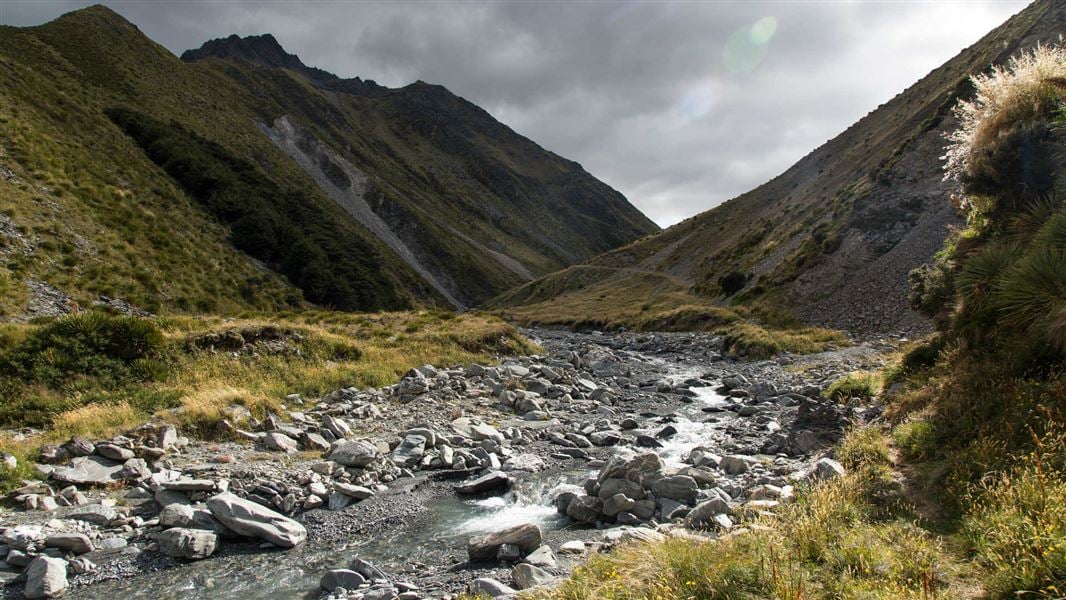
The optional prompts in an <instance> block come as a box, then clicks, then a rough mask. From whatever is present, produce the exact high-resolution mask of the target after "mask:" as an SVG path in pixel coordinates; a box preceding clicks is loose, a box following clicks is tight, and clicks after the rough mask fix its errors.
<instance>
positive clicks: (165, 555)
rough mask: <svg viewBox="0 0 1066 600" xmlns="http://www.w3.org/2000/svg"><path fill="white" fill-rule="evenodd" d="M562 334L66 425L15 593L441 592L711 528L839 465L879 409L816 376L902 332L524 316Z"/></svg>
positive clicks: (730, 523)
mask: <svg viewBox="0 0 1066 600" xmlns="http://www.w3.org/2000/svg"><path fill="white" fill-rule="evenodd" d="M527 333H528V334H529V335H530V336H531V337H534V338H536V339H537V340H538V341H539V342H540V343H541V345H542V346H543V347H544V350H545V352H544V354H543V355H539V356H530V357H517V358H509V359H504V360H503V361H502V362H501V363H500V364H498V365H473V364H472V365H462V366H455V367H449V368H444V367H440V366H436V367H435V366H430V365H427V366H424V367H421V368H418V369H415V370H412V371H411V372H410V373H408V374H407V375H406V376H405V377H403V378H402V380H401V381H400V382H399V383H397V384H396V385H393V386H388V387H385V388H380V389H365V390H357V389H341V390H336V391H334V392H332V393H330V394H327V395H325V396H324V397H322V398H320V399H316V400H315V401H310V400H305V399H302V398H299V397H296V396H290V397H289V398H287V399H286V409H287V411H286V414H285V415H284V418H283V417H282V416H280V415H277V416H275V415H272V416H270V417H268V418H266V419H264V420H262V421H257V420H255V419H253V418H252V417H251V415H250V414H248V413H247V411H245V410H243V409H242V408H241V407H240V406H234V407H231V408H230V409H229V410H228V411H227V415H228V416H227V420H226V422H225V423H223V424H222V425H223V426H224V427H226V428H229V429H230V430H231V432H232V434H233V437H234V438H235V439H239V440H241V441H240V442H227V443H209V442H200V441H192V440H188V439H186V438H183V437H181V435H180V433H181V432H179V431H177V430H175V429H174V428H173V427H171V426H167V425H156V424H149V425H146V426H144V427H142V428H139V429H137V430H134V431H131V432H128V433H127V434H126V435H122V436H117V437H115V438H113V439H108V440H84V439H78V438H75V439H72V440H70V441H69V442H68V443H66V444H63V445H62V446H56V447H53V448H47V449H46V451H45V452H44V453H43V455H42V464H40V465H38V466H37V471H38V473H39V474H40V480H39V481H34V482H27V484H26V485H25V486H24V487H23V488H21V489H20V490H17V491H16V492H15V493H14V494H12V496H11V499H12V500H13V501H14V502H15V504H16V505H17V506H18V507H19V508H17V509H16V510H12V511H8V512H5V513H3V515H2V517H0V525H2V527H3V529H2V530H0V542H2V543H3V544H6V546H7V547H6V548H0V551H2V553H3V554H4V555H6V557H7V558H6V561H5V562H4V563H3V565H0V577H2V579H3V581H5V582H6V585H4V587H3V588H2V591H3V593H4V595H5V596H6V597H18V596H20V595H22V594H26V595H27V596H28V597H47V596H49V595H56V594H58V593H63V592H65V593H66V594H68V595H72V596H76V597H80V596H84V597H100V596H106V595H117V596H121V597H149V596H150V597H153V598H160V597H162V598H169V597H174V598H178V597H182V598H185V597H188V594H189V593H190V592H192V591H193V590H195V596H196V597H219V598H221V597H233V595H234V594H236V595H239V596H241V597H263V598H267V597H295V596H301V597H303V596H308V595H310V596H312V597H314V596H316V595H319V594H322V595H334V596H338V597H355V598H367V599H369V598H397V597H399V598H441V597H448V596H451V595H454V594H456V593H458V592H460V591H462V590H464V589H467V588H468V587H469V588H470V589H475V590H480V591H484V592H487V593H490V594H497V595H506V594H508V593H511V592H510V591H509V590H512V589H517V588H528V587H530V586H535V585H543V584H550V582H551V581H552V580H553V579H554V578H556V577H559V576H562V575H565V574H566V573H567V572H569V570H570V569H572V568H573V566H575V565H576V564H578V563H579V562H580V561H581V560H582V559H583V557H584V556H585V555H587V553H589V552H595V551H598V550H600V549H604V548H608V547H610V545H612V544H615V543H618V542H619V541H622V540H626V539H630V538H640V539H647V538H654V537H657V536H662V535H705V536H715V535H721V534H725V533H727V532H729V531H730V530H732V529H733V528H734V527H735V526H736V522H737V521H739V520H740V519H741V518H742V517H743V515H744V514H745V513H747V512H751V511H756V512H757V511H768V510H769V511H772V510H773V508H774V506H775V505H776V503H778V502H783V501H788V499H789V497H790V495H791V493H792V490H793V489H794V487H795V486H796V485H798V484H799V483H801V482H804V481H808V480H810V479H812V478H819V477H831V476H834V474H835V473H836V472H837V470H838V469H839V466H838V465H836V464H835V463H834V462H833V461H831V460H827V459H825V457H824V456H823V453H824V451H825V450H826V449H827V448H828V447H829V446H830V445H831V444H832V443H834V442H835V441H836V440H837V439H839V436H840V434H841V432H842V431H843V430H844V429H845V428H846V427H847V426H848V425H849V424H850V423H852V422H855V421H862V420H869V419H871V418H874V417H875V416H876V414H877V412H876V409H871V408H865V407H852V406H844V405H840V404H837V403H833V402H830V401H828V400H825V399H823V398H821V397H820V392H821V390H822V389H824V387H825V386H826V385H827V384H828V383H829V382H831V381H832V380H833V379H835V378H836V377H838V376H839V375H841V374H844V373H847V372H850V371H854V370H860V369H867V368H872V367H876V366H878V365H879V364H880V358H879V355H880V351H881V350H883V349H885V347H887V343H881V342H867V343H863V344H859V345H856V346H854V347H850V348H846V349H841V350H837V351H833V352H827V353H823V354H819V355H812V356H807V357H786V358H782V359H778V360H776V361H763V362H739V361H735V360H731V359H728V358H726V357H724V356H722V354H721V352H720V343H719V340H717V339H715V338H714V337H713V336H710V335H706V334H681V333H678V334H633V333H617V334H609V335H607V334H604V335H598V334H575V333H568V332H553V331H532V332H527Z"/></svg>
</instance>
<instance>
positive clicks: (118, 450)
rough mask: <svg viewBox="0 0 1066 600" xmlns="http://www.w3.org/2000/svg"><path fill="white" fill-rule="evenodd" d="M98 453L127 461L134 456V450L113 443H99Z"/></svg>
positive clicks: (112, 458) (97, 446) (105, 456)
mask: <svg viewBox="0 0 1066 600" xmlns="http://www.w3.org/2000/svg"><path fill="white" fill-rule="evenodd" d="M96 453H97V454H99V455H100V456H103V457H104V458H110V459H111V460H118V461H122V462H125V461H127V460H129V459H131V458H133V456H134V454H133V450H130V449H128V448H123V447H122V446H118V445H116V444H111V443H103V444H97V445H96Z"/></svg>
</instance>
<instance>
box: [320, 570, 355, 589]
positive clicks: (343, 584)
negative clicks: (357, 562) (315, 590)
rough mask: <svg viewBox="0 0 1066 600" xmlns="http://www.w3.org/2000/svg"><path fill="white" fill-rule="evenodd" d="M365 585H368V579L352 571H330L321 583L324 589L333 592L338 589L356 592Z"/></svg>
mask: <svg viewBox="0 0 1066 600" xmlns="http://www.w3.org/2000/svg"><path fill="white" fill-rule="evenodd" d="M364 583H366V578H365V577H363V576H362V575H360V574H359V573H356V572H355V571H352V570H351V569H330V570H329V571H326V574H325V575H323V576H322V579H321V580H320V581H319V585H320V586H321V587H322V589H324V590H329V591H331V592H332V591H333V590H335V589H337V588H344V589H346V590H355V589H358V588H359V586H361V585H363V584H364Z"/></svg>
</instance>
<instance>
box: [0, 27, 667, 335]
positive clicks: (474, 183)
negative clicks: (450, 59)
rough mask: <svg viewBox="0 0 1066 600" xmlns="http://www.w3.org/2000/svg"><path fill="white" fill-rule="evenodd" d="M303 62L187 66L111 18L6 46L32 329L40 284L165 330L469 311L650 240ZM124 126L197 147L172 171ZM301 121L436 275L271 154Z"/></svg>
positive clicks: (17, 253)
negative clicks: (280, 133)
mask: <svg viewBox="0 0 1066 600" xmlns="http://www.w3.org/2000/svg"><path fill="white" fill-rule="evenodd" d="M270 39H271V40H272V39H273V38H270ZM274 43H275V44H276V42H274ZM278 51H280V52H282V53H284V51H283V50H280V47H278ZM287 56H290V57H291V59H292V60H295V61H296V62H295V63H293V62H291V61H290V62H289V63H287V64H290V65H291V66H295V67H297V68H294V69H289V68H285V67H283V66H272V65H263V64H257V63H253V62H248V61H246V60H238V59H235V58H227V59H218V58H206V57H205V58H204V59H203V60H200V61H197V62H184V61H181V60H179V59H178V58H177V57H175V56H173V55H172V54H171V53H170V52H168V51H167V50H166V49H164V48H162V47H160V46H159V45H158V44H155V43H154V42H152V41H151V40H149V39H148V38H147V37H145V36H144V35H143V34H142V33H141V32H140V31H139V30H138V29H137V28H136V27H135V26H134V25H132V24H130V23H129V22H127V21H125V20H124V19H123V18H122V17H120V16H119V15H117V14H115V13H114V12H113V11H111V10H109V9H107V8H105V7H102V6H95V7H91V8H87V9H84V10H80V11H76V12H73V13H70V14H67V15H64V16H63V17H60V18H59V19H56V20H55V21H53V22H50V23H47V24H45V25H42V26H39V27H31V28H13V27H4V28H2V30H0V65H3V68H0V120H2V123H3V127H0V167H2V169H3V170H2V171H0V190H2V192H3V194H4V197H5V199H10V201H9V202H6V203H5V205H4V207H3V213H2V215H3V216H2V217H0V218H2V219H3V220H2V221H0V240H2V242H3V246H2V247H0V251H2V252H3V257H4V267H5V268H4V270H3V272H2V273H0V287H2V289H4V290H5V294H3V297H0V312H2V314H6V315H11V316H16V315H22V314H23V312H24V310H25V309H26V306H27V303H29V302H31V295H32V294H31V291H30V289H29V288H30V287H32V286H37V287H40V286H38V285H37V284H36V283H35V282H44V283H47V284H49V285H51V286H54V287H56V288H59V289H60V290H62V291H63V292H66V293H67V294H69V295H70V296H71V297H73V299H74V301H76V302H77V303H79V304H82V305H85V304H87V303H89V302H91V301H93V300H95V299H96V297H97V296H98V295H99V294H106V295H108V296H112V297H114V296H118V297H121V298H123V299H126V300H128V301H130V302H132V303H134V304H136V305H138V306H142V307H145V308H148V309H150V310H153V311H155V312H173V311H181V312H232V311H239V310H246V309H283V308H286V307H296V306H301V305H303V304H304V303H305V302H307V301H310V302H313V303H316V304H319V305H322V306H330V307H337V308H345V309H358V310H377V309H403V308H408V307H412V306H444V305H447V304H449V301H448V299H447V298H448V297H453V298H458V301H459V302H460V303H463V304H467V305H473V304H477V303H478V302H480V301H481V300H483V299H485V298H488V297H490V296H492V295H495V294H497V293H499V292H501V291H503V290H504V289H506V288H508V287H511V286H513V285H515V284H517V283H520V282H522V281H524V280H526V279H528V278H529V277H532V276H533V275H534V274H543V273H546V272H549V271H551V270H555V269H557V268H560V267H564V266H566V265H568V264H571V263H573V262H576V261H579V260H583V259H585V258H587V257H589V256H591V255H593V254H595V253H598V252H602V251H604V250H607V249H609V248H611V247H614V246H617V245H619V244H622V243H625V242H628V241H630V240H632V239H634V238H635V237H637V236H638V235H640V234H642V233H645V232H648V231H651V230H653V229H654V225H653V224H652V223H651V222H650V221H648V220H647V219H646V218H645V217H644V216H643V215H641V214H640V213H639V211H637V210H636V209H634V208H633V207H632V206H631V205H629V203H628V202H626V200H625V198H623V197H622V196H621V195H620V194H618V193H617V192H615V191H614V190H611V189H610V188H608V187H607V186H605V185H604V184H602V183H600V182H599V181H597V180H595V179H594V178H593V177H592V176H590V175H588V174H587V173H585V172H584V171H583V170H582V169H581V168H580V166H578V165H576V164H574V163H571V162H569V161H566V160H564V159H562V158H560V157H557V156H555V155H553V154H551V153H548V152H546V151H544V150H542V149H540V148H539V147H537V146H536V145H535V144H533V143H532V142H530V141H529V140H526V139H525V138H522V137H521V136H518V135H517V134H515V133H514V132H512V131H511V130H509V129H508V128H506V127H505V126H503V125H502V124H500V123H498V122H496V121H495V120H494V119H492V118H491V116H489V115H488V114H487V113H485V112H484V111H482V110H481V109H479V108H477V107H476V106H474V105H472V104H470V103H468V102H466V101H464V100H462V99H460V98H457V97H455V96H453V95H452V94H450V93H449V92H447V90H444V89H443V88H440V87H439V86H429V85H426V84H421V83H419V84H415V85H412V86H409V87H408V88H403V89H401V90H389V89H387V88H382V87H380V86H376V85H373V84H371V83H366V84H365V85H361V83H362V82H360V80H340V79H338V78H335V77H333V76H331V75H329V74H325V73H324V72H320V71H317V70H314V69H309V68H306V67H303V66H302V63H299V60H298V59H296V57H292V56H291V55H287ZM326 76H328V77H326ZM325 79H329V81H330V82H331V83H330V85H331V86H332V87H329V88H327V87H323V84H322V81H324V80H325ZM108 110H113V111H114V110H121V111H128V114H133V113H135V114H136V115H139V117H138V118H139V119H141V120H145V119H150V120H152V121H154V122H156V123H157V124H158V125H159V127H165V128H169V129H171V130H172V131H174V132H180V135H181V136H182V137H184V138H186V141H187V142H188V141H189V140H192V141H193V142H189V143H185V142H183V143H180V144H169V149H168V150H167V153H166V155H165V156H164V155H163V153H162V152H161V151H160V148H158V147H153V146H152V145H151V143H150V142H151V141H152V140H147V139H145V138H143V136H141V137H140V138H138V139H134V138H133V137H129V136H127V135H124V133H128V132H130V131H131V129H130V128H129V127H126V130H127V131H126V132H124V131H123V128H122V127H119V126H118V125H116V123H115V122H113V121H112V119H110V118H108V116H107V114H106V112H107V111H108ZM112 114H117V113H115V112H113V113H112ZM283 116H284V117H288V118H290V119H291V120H292V121H293V122H294V123H297V124H298V125H299V126H300V127H301V128H302V130H303V131H305V132H307V134H308V136H309V137H310V138H311V139H312V140H313V141H314V142H316V143H319V144H322V145H323V146H324V147H327V148H330V149H331V152H334V153H335V154H336V155H337V156H338V157H340V158H341V159H343V160H345V161H347V162H349V163H350V164H351V165H352V166H353V168H355V169H357V170H359V171H360V172H361V174H362V175H363V176H365V178H366V182H365V186H363V188H365V189H363V188H360V189H361V193H362V194H363V195H365V198H366V201H367V202H368V204H369V205H370V209H372V210H373V211H374V212H375V213H377V215H378V216H380V218H381V219H382V220H383V221H384V222H386V223H388V225H389V226H391V227H392V229H393V230H394V231H395V232H396V234H397V235H398V236H399V237H400V238H401V239H403V240H406V241H407V243H408V245H409V246H410V247H411V251H412V253H413V255H414V256H415V257H416V258H417V260H418V261H420V264H421V266H424V267H425V270H419V269H418V268H415V266H412V261H411V259H410V257H408V256H406V255H404V254H403V253H398V251H397V250H396V249H395V248H392V247H390V246H389V245H388V244H387V243H386V242H383V241H382V239H380V236H379V235H377V234H375V233H373V232H372V231H371V230H368V229H367V227H365V226H364V225H362V224H360V222H358V221H357V220H355V219H353V218H352V217H351V215H350V214H349V212H348V211H347V210H346V209H345V208H344V207H342V206H341V205H339V204H338V202H337V201H336V200H334V199H333V198H332V197H331V196H330V195H329V193H328V190H325V189H324V188H323V186H322V185H321V182H320V181H319V180H316V175H318V173H317V172H312V171H309V170H306V169H304V168H303V167H302V166H301V165H300V164H298V163H297V162H296V161H295V160H294V159H293V158H292V157H291V156H290V155H289V154H287V153H286V152H285V151H283V150H282V149H280V148H279V147H278V146H276V145H275V144H274V142H272V141H271V140H270V139H269V138H268V137H267V135H266V134H265V132H264V128H269V127H271V126H273V125H274V124H275V123H276V122H277V121H278V119H280V118H281V117H283ZM120 121H121V124H123V125H128V124H129V122H131V119H129V118H127V119H120ZM159 127H156V129H157V130H158V129H159ZM143 129H144V128H141V130H143ZM157 137H158V136H157ZM167 139H171V140H173V139H174V138H173V136H169V137H168V138H167ZM211 161H214V162H216V163H217V164H220V165H225V169H228V170H229V171H231V173H230V175H228V176H225V177H221V179H220V178H219V177H220V173H217V172H214V173H213V174H212V177H214V178H215V180H216V183H218V182H221V181H222V180H223V179H224V180H226V181H227V182H230V183H232V182H233V181H237V180H239V182H240V185H238V186H228V184H227V186H228V190H229V191H227V192H225V193H216V192H218V190H214V189H211V190H208V189H205V188H203V187H197V186H198V185H201V186H202V184H203V183H204V182H203V181H194V180H193V179H191V178H190V177H187V176H183V174H184V175H188V174H189V173H192V172H199V171H202V170H204V168H205V167H204V165H206V164H207V163H208V162H211ZM192 164H197V165H198V166H197V167H196V169H187V168H185V169H183V168H181V165H186V166H188V165H192ZM315 168H316V169H320V170H321V171H323V172H325V173H326V175H327V177H330V176H331V177H333V178H334V179H335V180H336V181H337V182H340V181H342V179H343V178H344V176H343V173H340V176H338V173H339V171H338V168H337V165H336V164H332V163H328V164H327V163H323V164H320V165H317V166H316V167H315ZM238 171H239V173H240V175H239V177H236V179H234V176H233V175H234V173H237V172H238ZM348 183H351V182H350V181H349V182H348ZM220 199H225V201H224V202H222V201H220ZM223 205H225V207H224V206H223ZM253 221H254V222H253ZM279 249H286V250H287V251H288V250H293V251H292V252H286V254H287V255H286V256H282V255H281V254H279ZM190 266H193V267H190ZM426 271H428V272H430V274H431V275H434V276H435V277H432V278H427V276H426ZM431 279H432V280H431ZM438 280H439V281H438Z"/></svg>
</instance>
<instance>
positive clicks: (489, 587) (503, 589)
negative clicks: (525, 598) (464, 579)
mask: <svg viewBox="0 0 1066 600" xmlns="http://www.w3.org/2000/svg"><path fill="white" fill-rule="evenodd" d="M467 591H468V592H470V594H471V595H473V596H475V597H477V596H482V595H484V596H488V597H489V598H510V597H513V596H514V595H515V594H517V593H518V590H515V589H513V588H510V587H508V586H506V585H504V584H502V583H500V582H499V581H496V580H495V579H488V578H481V579H475V580H473V581H471V582H470V585H468V586H467Z"/></svg>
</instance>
